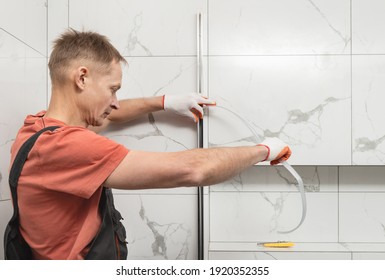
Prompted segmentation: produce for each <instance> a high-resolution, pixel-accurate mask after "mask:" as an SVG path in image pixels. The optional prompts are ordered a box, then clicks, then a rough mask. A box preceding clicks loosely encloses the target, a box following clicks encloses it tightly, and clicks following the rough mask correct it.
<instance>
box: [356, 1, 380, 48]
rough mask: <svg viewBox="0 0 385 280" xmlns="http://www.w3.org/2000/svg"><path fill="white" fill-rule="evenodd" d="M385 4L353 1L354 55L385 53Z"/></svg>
mask: <svg viewBox="0 0 385 280" xmlns="http://www.w3.org/2000/svg"><path fill="white" fill-rule="evenodd" d="M384 10H385V2H384V1H382V0H352V37H353V49H352V51H353V53H354V54H383V53H385V18H384Z"/></svg>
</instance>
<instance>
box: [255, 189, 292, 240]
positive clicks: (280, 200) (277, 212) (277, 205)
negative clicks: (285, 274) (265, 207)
mask: <svg viewBox="0 0 385 280" xmlns="http://www.w3.org/2000/svg"><path fill="white" fill-rule="evenodd" d="M260 195H261V197H262V198H263V199H264V200H265V201H266V202H268V203H269V204H270V205H271V206H272V208H273V212H274V214H273V216H272V217H271V221H270V230H269V232H270V233H272V232H274V231H276V230H277V229H278V226H279V222H278V220H279V217H280V216H281V214H282V212H283V209H284V204H285V200H286V198H287V197H288V195H289V194H288V193H283V192H282V193H280V194H279V196H278V197H277V198H276V200H275V201H273V200H272V199H270V198H269V197H268V196H267V195H266V193H264V192H261V193H260Z"/></svg>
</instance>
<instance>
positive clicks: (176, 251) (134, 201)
mask: <svg viewBox="0 0 385 280" xmlns="http://www.w3.org/2000/svg"><path fill="white" fill-rule="evenodd" d="M196 205H197V203H196V197H195V196H191V195H169V196H162V195H115V206H116V208H117V209H118V210H119V211H120V212H121V214H122V216H123V218H124V220H123V223H124V225H125V227H126V231H127V241H128V248H129V253H128V259H182V260H183V259H196V258H197V230H196V227H197V219H198V218H197V209H196Z"/></svg>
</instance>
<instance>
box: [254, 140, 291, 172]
mask: <svg viewBox="0 0 385 280" xmlns="http://www.w3.org/2000/svg"><path fill="white" fill-rule="evenodd" d="M257 146H265V147H266V148H267V150H268V153H267V157H266V158H265V160H264V161H270V164H271V165H275V164H278V163H279V162H280V161H282V160H285V161H286V160H287V159H288V158H289V157H290V156H291V150H290V148H289V146H288V145H287V144H286V143H284V142H283V141H281V140H280V139H278V138H276V137H273V138H266V139H265V140H264V141H263V142H262V143H260V144H258V145H257Z"/></svg>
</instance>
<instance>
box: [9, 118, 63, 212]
mask: <svg viewBox="0 0 385 280" xmlns="http://www.w3.org/2000/svg"><path fill="white" fill-rule="evenodd" d="M59 127H60V126H49V127H45V128H43V129H42V130H40V131H38V132H36V133H35V134H34V135H32V136H31V137H30V138H29V139H28V140H27V141H25V142H24V143H23V145H22V146H21V148H20V149H19V151H18V153H17V155H16V157H15V160H14V161H13V164H12V167H11V171H10V173H9V186H10V188H11V194H12V201H13V211H14V212H13V218H14V217H17V216H18V213H19V207H18V205H17V191H16V190H17V184H18V182H19V177H20V174H21V170H22V169H23V166H24V163H25V161H26V160H27V157H28V154H29V152H30V151H31V149H32V147H33V145H34V144H35V142H36V140H37V138H39V136H40V135H41V134H42V133H43V132H45V131H47V130H50V131H54V130H55V129H57V128H59Z"/></svg>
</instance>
